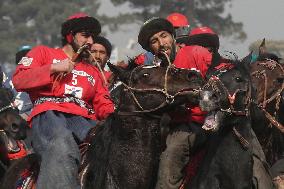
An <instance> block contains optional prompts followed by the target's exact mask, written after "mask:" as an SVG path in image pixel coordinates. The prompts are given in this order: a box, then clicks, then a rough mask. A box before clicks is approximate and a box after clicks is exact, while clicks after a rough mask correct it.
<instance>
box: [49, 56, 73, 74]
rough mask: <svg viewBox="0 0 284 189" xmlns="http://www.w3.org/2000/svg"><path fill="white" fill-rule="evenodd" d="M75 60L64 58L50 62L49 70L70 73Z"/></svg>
mask: <svg viewBox="0 0 284 189" xmlns="http://www.w3.org/2000/svg"><path fill="white" fill-rule="evenodd" d="M74 65H75V62H72V61H71V60H70V59H68V58H67V59H64V60H62V61H60V62H59V63H57V64H51V68H50V71H51V73H52V74H53V73H57V72H63V73H70V72H71V71H72V70H73V68H74Z"/></svg>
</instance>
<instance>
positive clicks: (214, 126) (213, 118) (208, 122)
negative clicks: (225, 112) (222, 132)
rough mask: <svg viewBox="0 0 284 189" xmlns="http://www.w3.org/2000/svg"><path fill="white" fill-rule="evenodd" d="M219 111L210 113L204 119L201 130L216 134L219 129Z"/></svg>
mask: <svg viewBox="0 0 284 189" xmlns="http://www.w3.org/2000/svg"><path fill="white" fill-rule="evenodd" d="M219 113H221V112H220V111H211V112H209V113H208V115H207V116H206V117H205V121H204V124H203V126H202V129H204V130H206V131H211V132H216V131H217V130H218V129H219V123H218V115H219Z"/></svg>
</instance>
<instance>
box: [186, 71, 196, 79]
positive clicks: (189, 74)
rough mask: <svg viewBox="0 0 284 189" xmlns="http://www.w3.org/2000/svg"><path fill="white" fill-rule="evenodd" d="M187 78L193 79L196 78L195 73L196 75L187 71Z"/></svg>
mask: <svg viewBox="0 0 284 189" xmlns="http://www.w3.org/2000/svg"><path fill="white" fill-rule="evenodd" d="M187 78H188V79H189V80H193V79H196V78H197V75H196V73H195V72H189V73H188V74H187Z"/></svg>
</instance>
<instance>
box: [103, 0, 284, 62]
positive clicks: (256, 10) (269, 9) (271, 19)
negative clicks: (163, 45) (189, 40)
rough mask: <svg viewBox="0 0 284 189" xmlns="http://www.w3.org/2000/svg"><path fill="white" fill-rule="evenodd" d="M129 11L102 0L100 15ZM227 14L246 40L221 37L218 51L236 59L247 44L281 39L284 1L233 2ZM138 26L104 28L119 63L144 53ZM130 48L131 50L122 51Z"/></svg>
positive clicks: (283, 38)
mask: <svg viewBox="0 0 284 189" xmlns="http://www.w3.org/2000/svg"><path fill="white" fill-rule="evenodd" d="M110 10H111V11H110ZM128 10H129V8H128V5H127V4H124V5H123V6H119V7H114V6H112V5H111V3H110V2H109V0H102V5H101V7H100V10H99V14H102V13H103V12H106V11H107V13H108V15H117V14H119V12H121V11H128ZM226 12H228V13H231V15H232V17H233V20H234V21H237V22H242V23H243V30H244V31H245V32H246V34H247V39H246V40H245V41H243V42H236V41H233V40H232V39H230V38H221V39H220V51H224V50H228V51H232V52H235V53H236V54H237V55H238V56H239V57H244V56H246V55H247V54H248V53H249V50H248V48H249V45H250V44H251V43H252V42H254V41H256V40H261V39H263V38H266V39H267V40H284V21H283V20H284V0H232V4H231V6H230V7H227V8H226ZM139 27H140V25H139V24H138V23H134V24H131V25H127V26H126V25H125V26H123V30H121V31H118V32H115V33H113V32H110V31H108V30H107V29H106V28H103V31H105V33H106V37H107V38H109V40H110V41H111V42H112V43H113V44H114V45H115V46H116V47H118V48H119V53H118V54H119V60H121V59H124V58H126V56H134V55H137V51H138V52H140V51H141V52H142V51H143V50H142V49H141V48H140V46H139V45H138V44H137V35H138V30H139ZM133 45H134V46H135V48H134V50H131V49H128V48H125V47H126V46H133ZM114 53H117V52H114Z"/></svg>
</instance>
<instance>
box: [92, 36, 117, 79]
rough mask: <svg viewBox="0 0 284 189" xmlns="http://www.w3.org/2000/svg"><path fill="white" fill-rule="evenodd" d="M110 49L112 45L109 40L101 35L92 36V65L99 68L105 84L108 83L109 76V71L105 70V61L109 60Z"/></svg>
mask: <svg viewBox="0 0 284 189" xmlns="http://www.w3.org/2000/svg"><path fill="white" fill-rule="evenodd" d="M111 51H112V45H111V43H110V42H109V40H108V39H107V38H105V37H102V36H96V37H95V38H94V44H93V45H92V46H91V49H90V52H91V56H90V58H91V62H92V64H93V65H95V66H96V67H98V68H99V70H100V72H101V74H102V77H103V80H104V82H105V84H108V83H109V78H110V76H111V72H110V71H106V70H105V66H106V63H107V62H109V59H110V56H111Z"/></svg>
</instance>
